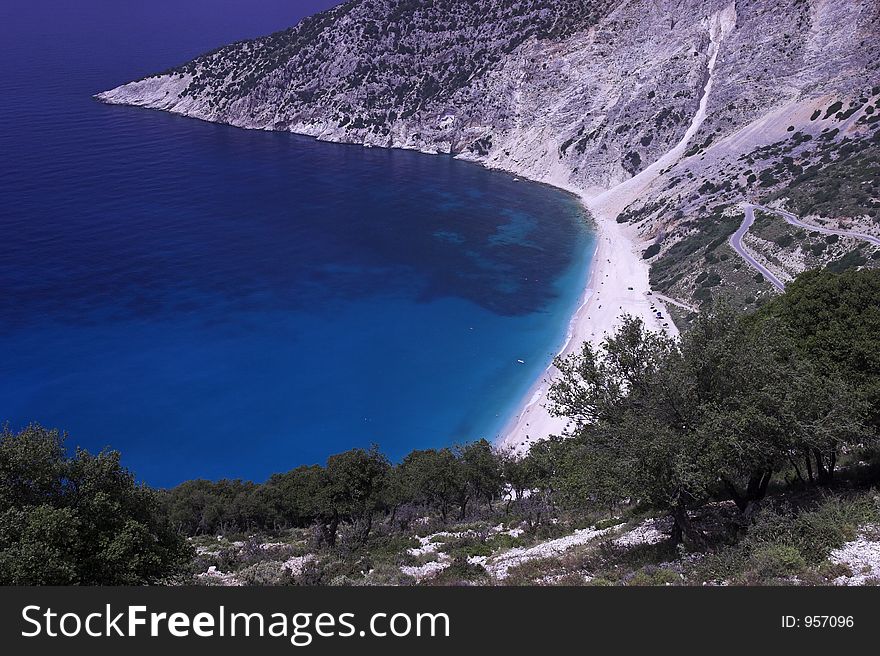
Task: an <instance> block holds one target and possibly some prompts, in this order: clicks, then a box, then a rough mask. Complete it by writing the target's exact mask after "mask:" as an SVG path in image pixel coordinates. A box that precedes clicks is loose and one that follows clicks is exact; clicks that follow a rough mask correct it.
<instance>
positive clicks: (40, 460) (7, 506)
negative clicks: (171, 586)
mask: <svg viewBox="0 0 880 656" xmlns="http://www.w3.org/2000/svg"><path fill="white" fill-rule="evenodd" d="M190 558H191V548H190V547H189V545H187V544H186V541H185V540H184V539H183V537H182V536H181V535H180V534H179V533H177V532H176V531H173V530H172V529H171V528H170V527H169V526H168V523H167V522H166V520H165V515H164V513H163V512H161V510H160V506H159V494H158V493H157V492H155V491H154V490H151V489H149V488H147V487H145V486H143V485H138V484H136V483H135V481H134V478H133V477H132V475H131V474H130V473H129V472H128V471H126V470H125V469H123V468H122V467H121V466H120V464H119V454H118V453H110V452H107V453H100V454H99V455H97V456H93V455H91V454H89V453H87V452H85V451H77V452H76V454H75V455H73V456H72V457H71V456H69V455H68V454H67V453H66V452H65V447H64V438H63V436H62V435H61V434H59V433H58V432H57V431H49V430H45V429H43V428H40V427H39V426H32V427H28V428H26V429H24V430H23V431H21V432H20V433H18V434H13V433H12V432H11V431H10V430H9V429H8V428H4V429H3V431H2V433H0V584H5V585H11V584H12V585H76V584H81V585H95V584H106V585H140V584H148V583H156V582H160V581H162V580H163V579H166V578H167V577H170V576H173V575H174V574H176V573H178V572H180V571H182V568H183V567H184V566H185V565H186V564H187V563H188V562H189V560H190Z"/></svg>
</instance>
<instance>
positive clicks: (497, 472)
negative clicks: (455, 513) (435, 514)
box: [456, 440, 503, 519]
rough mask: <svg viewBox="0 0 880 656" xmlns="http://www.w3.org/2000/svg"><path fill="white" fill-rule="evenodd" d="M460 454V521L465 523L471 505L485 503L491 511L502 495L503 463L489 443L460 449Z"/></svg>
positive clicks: (458, 457)
mask: <svg viewBox="0 0 880 656" xmlns="http://www.w3.org/2000/svg"><path fill="white" fill-rule="evenodd" d="M456 452H457V453H456V455H457V460H458V469H459V476H458V478H459V482H458V503H459V509H460V513H459V517H460V518H461V519H464V518H465V517H466V516H467V508H468V503H469V502H470V501H472V500H476V501H484V502H485V503H487V504H488V505H489V507H490V508H491V507H492V502H493V501H494V500H495V499H496V498H497V497H498V496H499V495H500V494H501V489H502V485H503V479H502V477H501V462H500V458H499V457H498V455H497V454H496V453H495V451H494V449H493V448H492V445H491V444H489V442H487V441H486V440H479V441H477V442H472V443H471V444H465V445H463V446H459V447H458V448H457V449H456Z"/></svg>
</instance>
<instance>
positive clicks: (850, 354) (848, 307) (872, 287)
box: [754, 269, 880, 482]
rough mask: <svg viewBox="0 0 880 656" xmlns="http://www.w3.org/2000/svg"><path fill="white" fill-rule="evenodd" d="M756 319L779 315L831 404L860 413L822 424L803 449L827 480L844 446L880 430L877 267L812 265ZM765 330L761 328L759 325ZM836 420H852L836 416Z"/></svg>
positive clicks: (879, 285) (818, 474) (763, 320)
mask: <svg viewBox="0 0 880 656" xmlns="http://www.w3.org/2000/svg"><path fill="white" fill-rule="evenodd" d="M754 321H755V323H756V324H758V325H759V326H760V325H764V324H766V323H767V322H768V321H776V322H779V323H780V324H782V325H783V326H784V327H785V328H786V330H788V331H789V334H790V335H791V338H792V340H793V342H794V346H795V348H796V349H797V352H798V354H799V355H800V357H802V358H803V359H805V360H807V361H809V362H810V363H812V364H813V366H814V367H815V370H816V375H817V378H818V384H820V386H821V387H820V388H819V389H817V396H819V395H821V396H824V397H825V398H826V406H825V407H826V408H835V407H836V406H837V405H838V404H841V403H842V404H843V405H845V406H849V407H850V414H852V412H862V413H863V414H864V421H863V422H855V424H854V425H853V423H852V422H849V426H848V430H847V431H827V430H822V429H821V427H818V428H817V431H816V439H815V440H814V441H813V442H812V443H811V444H809V445H808V448H807V449H806V450H805V453H804V465H805V469H806V471H807V474H808V476H809V478H810V479H812V478H813V476H814V473H813V472H814V469H815V477H816V478H817V479H818V480H819V481H820V482H828V481H830V480H831V479H832V477H833V475H834V468H835V466H836V462H837V457H838V454H839V451H840V449H841V447H842V446H844V445H846V444H847V443H850V444H851V443H856V442H860V441H865V440H872V439H875V438H876V434H877V430H878V429H880V271H878V270H877V269H864V270H861V271H855V270H849V271H845V272H843V273H840V274H835V273H832V272H829V271H808V272H806V273H803V274H801V275H800V276H798V278H797V280H795V281H794V282H793V283H791V284H790V285H788V286H787V287H786V290H785V294H782V295H781V296H779V297H777V298H775V299H774V300H772V301H771V302H769V303H767V304H766V305H764V306H763V307H762V308H761V309H760V310H759V311H758V313H757V315H756V316H755V318H754ZM759 329H760V328H759ZM835 425H836V426H839V427H845V426H847V422H845V421H843V420H842V419H841V418H840V417H838V418H837V421H836V423H835Z"/></svg>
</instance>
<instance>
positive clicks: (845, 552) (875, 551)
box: [828, 526, 880, 585]
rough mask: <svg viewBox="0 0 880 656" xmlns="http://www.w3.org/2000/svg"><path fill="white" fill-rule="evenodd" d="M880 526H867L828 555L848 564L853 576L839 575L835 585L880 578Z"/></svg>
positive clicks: (834, 561) (833, 559)
mask: <svg viewBox="0 0 880 656" xmlns="http://www.w3.org/2000/svg"><path fill="white" fill-rule="evenodd" d="M878 532H880V526H867V527H865V528H863V529H862V530H861V531H860V532H859V536H858V537H857V538H856V539H855V540H853V541H852V542H847V543H846V544H845V545H843V546H842V547H840V548H839V549H835V550H834V551H832V552H831V555H830V556H829V557H828V560H830V561H831V562H832V563H839V564H841V565H846V566H847V567H849V569H850V570H851V571H852V576H839V577H837V578H836V579H834V585H864V584H865V582H866V581H868V580H869V579H880V541H878V534H880V533H878Z"/></svg>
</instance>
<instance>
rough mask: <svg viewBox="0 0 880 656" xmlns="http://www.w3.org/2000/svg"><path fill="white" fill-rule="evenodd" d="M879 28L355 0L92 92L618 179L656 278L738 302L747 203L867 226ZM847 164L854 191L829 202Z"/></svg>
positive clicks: (865, 10)
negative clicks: (735, 236)
mask: <svg viewBox="0 0 880 656" xmlns="http://www.w3.org/2000/svg"><path fill="white" fill-rule="evenodd" d="M878 36H880V2H877V0H735V1H731V0H562V1H552V0H481V1H479V2H473V1H471V0H351V1H349V2H346V3H345V4H342V5H340V6H338V7H337V8H335V9H333V10H330V11H327V12H324V13H322V14H318V15H316V16H313V17H311V18H308V19H306V20H304V21H302V22H301V23H300V24H298V25H297V26H295V27H292V28H290V29H288V30H285V31H282V32H277V33H275V34H272V35H269V36H267V37H263V38H259V39H255V40H252V41H242V42H239V43H234V44H231V45H228V46H225V47H222V48H220V49H218V50H216V51H214V52H211V53H207V54H205V55H202V56H200V57H198V58H196V59H195V60H193V61H191V62H189V63H187V64H184V65H182V66H180V67H178V68H175V69H172V70H169V71H166V72H164V73H161V74H158V75H154V76H151V77H148V78H145V79H142V80H138V81H135V82H131V83H128V84H124V85H122V86H120V87H118V88H116V89H113V90H110V91H107V92H104V93H102V94H99V96H98V97H99V98H100V99H101V100H103V101H105V102H108V103H118V104H128V105H139V106H144V107H151V108H155V109H162V110H167V111H171V112H174V113H178V114H183V115H186V116H191V117H196V118H200V119H204V120H208V121H215V122H221V123H227V124H230V125H235V126H239V127H244V128H256V129H271V130H288V131H292V132H297V133H301V134H306V135H312V136H315V137H317V138H319V139H324V140H329V141H339V142H350V143H363V144H368V145H374V146H383V147H399V148H411V149H418V150H421V151H424V152H430V153H448V154H452V155H455V156H457V157H462V158H466V159H470V160H474V161H478V162H481V163H483V164H485V165H487V166H491V167H495V168H500V169H505V170H509V171H513V172H516V173H519V174H522V175H524V176H528V177H530V178H532V179H536V180H540V181H544V182H549V183H552V184H556V185H559V186H562V187H566V188H576V189H580V190H584V191H586V192H587V193H588V194H593V195H598V194H600V193H601V192H602V191H603V190H609V189H617V188H625V189H626V190H627V193H619V194H617V197H616V198H617V199H616V200H615V202H614V203H611V205H610V207H611V208H612V209H611V211H610V214H611V218H612V219H613V218H614V217H615V216H616V218H617V221H618V222H630V223H632V224H633V225H634V226H635V230H634V232H635V234H638V235H639V236H640V237H641V239H642V240H645V241H646V242H654V243H655V244H656V245H655V246H653V247H652V250H650V251H649V252H648V254H647V255H648V257H649V258H650V261H651V264H652V284H653V285H654V286H655V287H656V288H658V289H660V290H663V291H665V292H667V293H669V294H673V295H675V296H678V297H679V298H683V299H689V300H694V299H695V300H697V301H698V302H699V301H705V300H708V298H710V297H711V296H713V295H715V294H716V292H717V291H718V290H722V289H726V290H728V291H730V292H731V293H732V294H734V295H735V296H738V297H739V298H740V299H741V300H742V301H743V302H744V303H745V304H750V303H755V302H759V301H760V297H761V296H762V295H766V294H769V293H772V290H771V289H770V288H769V286H767V285H766V284H764V283H763V281H761V280H759V279H753V276H752V275H751V274H749V273H748V271H747V269H742V268H741V266H736V267H735V263H736V264H740V265H741V263H739V262H738V260H737V259H736V257H735V255H733V254H732V252H727V251H726V250H725V249H726V248H727V247H726V244H725V240H726V236H727V235H729V234H730V233H732V232H733V231H734V230H735V228H736V225H737V224H738V220H739V219H738V216H740V214H739V208H738V204H739V203H740V202H741V201H742V200H743V199H745V198H752V199H760V200H772V199H774V198H775V199H776V200H777V201H778V202H780V203H789V204H793V205H792V207H793V209H795V210H796V211H801V212H806V214H810V213H812V214H814V215H815V216H816V217H817V218H822V219H829V220H834V221H841V220H843V221H848V220H856V221H860V222H861V223H867V224H868V227H869V229H874V228H876V227H877V217H878V208H880V200H878V198H880V183H878V179H877V176H876V175H865V174H864V173H863V171H864V170H868V171H872V170H874V169H872V168H871V167H872V166H875V165H876V164H877V162H880V158H878V153H880V139H878V135H880V132H878V127H880V125H878V122H877V119H878V117H880V38H878ZM853 158H856V159H853ZM866 166H867V169H865V167H866ZM860 171H861V172H860ZM841 172H843V173H841ZM640 174H641V175H640ZM805 175H806V176H807V178H806V179H804V176H805ZM841 175H848V176H849V178H848V179H849V183H848V184H850V186H851V187H853V188H854V189H855V190H856V191H858V192H859V194H861V195H860V196H859V198H860V199H861V200H858V201H852V202H850V201H851V198H849V197H848V201H847V202H846V203H837V202H836V201H834V202H830V203H829V202H827V201H828V200H829V199H828V193H827V189H826V186H827V185H828V184H830V185H831V187H834V184H835V181H839V178H840V176H841ZM811 176H812V177H811ZM853 176H855V178H858V179H853ZM824 178H828V180H825V179H824ZM634 179H635V182H632V181H633V180H634ZM829 180H830V182H829ZM810 184H812V185H813V187H812V188H813V189H814V190H818V191H817V192H816V194H818V195H819V196H821V198H822V199H824V201H826V202H824V204H823V202H821V199H820V202H818V203H817V202H816V200H815V198H813V196H809V194H808V196H809V198H807V199H806V200H804V198H803V197H801V200H800V201H798V200H797V198H795V197H797V196H798V195H799V194H800V196H803V194H801V193H800V191H793V190H797V189H800V188H801V187H803V186H804V185H807V186H809V185H810ZM823 185H826V186H823ZM838 189H839V184H838ZM822 190H825V191H824V192H823V191H822ZM788 191H791V193H786V192H788ZM831 193H832V195H833V192H831ZM816 194H814V195H816ZM810 198H813V200H810ZM801 201H802V204H801V205H800V206H797V203H798V202H801ZM606 207H608V206H607V205H606ZM861 223H860V225H861ZM781 241H782V242H785V241H786V239H782V240H781ZM813 246H814V245H812V244H809V243H808V244H806V245H804V243H803V239H801V241H800V242H793V243H787V244H786V245H777V249H778V250H779V251H780V252H779V253H775V251H774V256H775V255H779V256H780V258H781V261H782V260H784V261H786V262H802V261H804V260H803V258H801V259H798V258H797V257H796V256H795V254H793V252H794V251H795V250H797V249H801V250H803V249H804V248H807V249H811V250H810V252H811V253H814V252H816V249H815V248H813ZM786 249H788V251H792V252H787V251H786ZM834 252H836V251H834ZM838 255H839V254H838ZM844 255H848V253H846V254H844ZM817 257H818V258H819V260H818V263H819V265H822V264H826V263H827V262H828V261H830V260H829V258H830V257H831V256H830V255H828V256H823V254H822V253H819V254H818V256H817ZM823 257H824V259H823ZM850 257H851V260H852V256H850ZM860 257H861V259H858V258H856V259H855V260H853V261H858V263H859V265H860V266H863V265H871V264H873V263H876V262H877V260H876V259H872V257H874V251H871V250H870V249H868V250H865V251H864V252H863V253H862V255H861V256H860ZM795 269H796V267H795ZM704 273H705V274H706V275H705V276H704V277H703V278H702V280H701V281H699V282H698V281H697V278H699V277H700V276H701V275H703V274H704ZM791 273H792V274H793V273H797V271H796V270H794V269H793V270H792V271H791ZM706 280H711V281H712V282H713V283H714V284H712V285H710V286H707V285H705V284H704V283H705V282H706ZM716 281H718V282H716Z"/></svg>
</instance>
